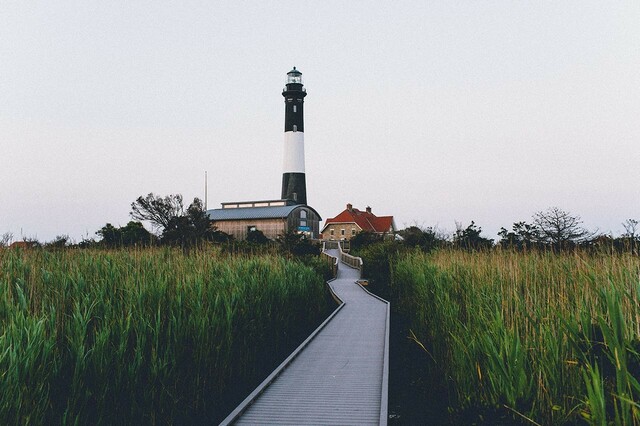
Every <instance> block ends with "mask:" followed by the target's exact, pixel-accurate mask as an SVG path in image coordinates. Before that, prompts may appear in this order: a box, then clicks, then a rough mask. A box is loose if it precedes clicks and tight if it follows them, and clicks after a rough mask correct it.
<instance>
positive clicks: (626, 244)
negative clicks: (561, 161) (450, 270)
mask: <svg viewBox="0 0 640 426" xmlns="http://www.w3.org/2000/svg"><path fill="white" fill-rule="evenodd" d="M622 227H623V228H624V232H623V234H622V235H620V236H617V237H614V236H613V235H611V234H606V233H599V232H597V231H590V230H588V229H587V228H585V227H584V225H583V222H582V219H581V218H580V216H578V215H576V214H573V213H570V212H568V211H566V210H563V209H561V208H559V207H550V208H548V209H546V210H541V211H538V212H536V213H534V214H533V216H532V220H531V221H530V222H526V221H519V222H515V223H513V224H512V225H511V226H510V228H509V229H508V228H505V227H502V228H500V231H499V232H498V236H499V237H500V238H499V239H498V240H497V241H496V240H494V239H491V238H486V237H484V236H482V228H481V227H480V226H478V225H476V223H475V222H474V221H471V223H470V224H469V225H468V226H466V227H463V226H462V225H461V224H460V223H457V224H456V231H455V232H454V233H453V235H451V236H449V235H446V234H444V233H442V232H439V231H437V230H436V229H434V228H431V227H428V228H421V227H418V226H410V227H408V228H406V229H403V230H401V231H399V233H398V234H399V235H400V239H401V241H402V242H403V244H404V245H406V246H410V247H421V248H423V249H424V250H427V251H428V250H431V249H433V248H436V247H443V246H453V247H459V248H463V249H472V250H478V249H488V248H493V247H501V248H510V249H516V250H530V249H551V250H556V251H563V250H571V249H575V248H588V249H595V248H611V249H615V250H617V251H628V252H632V253H636V254H637V253H638V249H639V248H640V222H639V221H638V220H636V219H627V220H625V221H624V222H623V223H622ZM359 240H360V241H365V240H366V237H365V236H360V238H359ZM358 243H359V241H358V240H356V241H355V244H356V245H358Z"/></svg>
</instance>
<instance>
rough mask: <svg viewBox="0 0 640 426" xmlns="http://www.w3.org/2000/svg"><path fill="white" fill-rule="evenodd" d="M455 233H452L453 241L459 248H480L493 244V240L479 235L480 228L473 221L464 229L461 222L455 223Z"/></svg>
mask: <svg viewBox="0 0 640 426" xmlns="http://www.w3.org/2000/svg"><path fill="white" fill-rule="evenodd" d="M456 228H457V230H456V233H455V234H454V235H453V243H454V244H455V245H457V246H458V247H461V248H466V249H482V248H490V247H491V246H493V240H492V239H489V238H484V237H481V236H480V233H482V228H480V227H479V226H476V224H475V222H474V221H471V224H470V225H469V226H467V227H466V228H465V229H462V224H460V223H456Z"/></svg>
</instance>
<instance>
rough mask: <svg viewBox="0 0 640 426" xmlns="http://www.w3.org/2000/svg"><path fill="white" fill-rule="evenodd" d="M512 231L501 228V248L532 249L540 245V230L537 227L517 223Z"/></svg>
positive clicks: (499, 233) (499, 234)
mask: <svg viewBox="0 0 640 426" xmlns="http://www.w3.org/2000/svg"><path fill="white" fill-rule="evenodd" d="M511 229H512V230H511V231H507V230H506V229H505V228H500V232H498V236H500V241H499V244H500V247H503V248H513V249H518V250H525V249H532V248H536V247H539V245H540V243H539V242H540V230H539V229H538V227H537V226H536V225H533V224H529V223H526V222H516V223H514V224H513V226H512V227H511Z"/></svg>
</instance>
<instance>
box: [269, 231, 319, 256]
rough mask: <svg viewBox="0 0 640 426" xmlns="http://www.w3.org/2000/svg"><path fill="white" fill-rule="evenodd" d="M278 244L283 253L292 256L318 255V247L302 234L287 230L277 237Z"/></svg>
mask: <svg viewBox="0 0 640 426" xmlns="http://www.w3.org/2000/svg"><path fill="white" fill-rule="evenodd" d="M278 244H279V245H280V248H281V249H282V251H284V252H285V253H288V254H290V255H292V256H306V255H313V256H317V255H319V254H320V247H319V246H317V245H314V244H313V243H312V242H311V241H310V240H309V239H308V238H306V237H305V236H304V234H302V233H299V232H296V231H294V230H289V231H287V232H285V233H284V234H282V235H280V236H278Z"/></svg>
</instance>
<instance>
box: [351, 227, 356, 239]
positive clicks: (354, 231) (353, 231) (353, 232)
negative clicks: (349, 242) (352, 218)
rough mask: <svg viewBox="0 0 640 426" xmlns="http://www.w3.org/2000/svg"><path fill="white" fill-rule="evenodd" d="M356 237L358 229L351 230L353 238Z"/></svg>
mask: <svg viewBox="0 0 640 426" xmlns="http://www.w3.org/2000/svg"><path fill="white" fill-rule="evenodd" d="M355 235H356V228H351V236H352V237H354V236H355Z"/></svg>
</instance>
